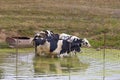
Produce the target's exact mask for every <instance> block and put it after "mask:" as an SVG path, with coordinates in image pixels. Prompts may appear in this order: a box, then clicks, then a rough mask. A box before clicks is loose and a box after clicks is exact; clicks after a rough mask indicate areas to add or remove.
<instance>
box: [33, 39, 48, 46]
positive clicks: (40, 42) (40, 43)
mask: <svg viewBox="0 0 120 80" xmlns="http://www.w3.org/2000/svg"><path fill="white" fill-rule="evenodd" d="M45 41H46V40H45V39H43V38H42V39H41V38H39V39H35V40H34V42H35V46H39V45H43V44H44V43H45Z"/></svg>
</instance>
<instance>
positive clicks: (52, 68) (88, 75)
mask: <svg viewBox="0 0 120 80" xmlns="http://www.w3.org/2000/svg"><path fill="white" fill-rule="evenodd" d="M91 53H92V52H91ZM93 54H94V53H93ZM97 55H98V56H100V55H99V54H95V56H96V57H95V56H92V57H90V56H88V55H87V51H86V52H85V53H81V54H79V55H76V56H73V57H68V58H47V57H35V55H34V52H31V53H18V54H17V55H16V53H15V52H10V53H5V54H4V55H3V54H0V79H1V80H103V78H104V76H105V80H120V65H119V63H120V58H118V59H117V61H116V60H114V61H107V59H106V62H105V63H104V61H103V59H102V55H101V56H100V57H101V58H97ZM117 56H119V54H118V55H117ZM115 61H116V62H115ZM103 64H105V66H104V65H103ZM104 67H105V68H104ZM104 69H105V70H104Z"/></svg>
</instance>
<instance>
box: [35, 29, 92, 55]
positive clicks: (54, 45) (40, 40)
mask: <svg viewBox="0 0 120 80" xmlns="http://www.w3.org/2000/svg"><path fill="white" fill-rule="evenodd" d="M33 41H34V45H35V50H36V55H38V56H41V55H43V54H44V55H49V56H51V57H54V56H57V57H64V56H68V55H69V53H72V54H76V53H77V52H80V51H81V47H82V46H87V47H90V46H91V45H90V43H89V41H88V40H87V39H86V38H83V39H81V38H79V37H77V36H72V35H69V34H65V33H61V34H55V33H53V32H52V31H49V30H43V31H40V32H38V33H36V34H35V36H34V39H33Z"/></svg>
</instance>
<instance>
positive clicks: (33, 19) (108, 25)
mask: <svg viewBox="0 0 120 80" xmlns="http://www.w3.org/2000/svg"><path fill="white" fill-rule="evenodd" d="M119 10H120V1H119V0H109V1H108V0H47V1H46V0H45V1H43V0H35V1H34V0H29V1H26V0H22V1H21V0H12V1H11V0H0V30H5V32H6V35H7V36H12V35H17V33H18V34H19V35H21V36H31V37H33V36H34V33H35V32H36V31H40V30H46V29H49V30H52V31H54V32H55V33H62V32H64V33H69V34H72V35H76V36H78V37H80V38H83V37H86V38H88V40H90V42H91V44H92V46H93V47H102V46H103V32H106V35H107V36H108V37H111V39H110V38H108V37H107V38H106V41H107V47H110V48H111V47H113V48H120V44H119V42H120V40H119V39H118V38H119V35H120V33H119V31H120V26H119V25H120V15H119V14H120V12H119ZM11 31H12V32H11ZM13 32H14V33H13ZM15 33H16V34H15ZM8 34H9V35H8Z"/></svg>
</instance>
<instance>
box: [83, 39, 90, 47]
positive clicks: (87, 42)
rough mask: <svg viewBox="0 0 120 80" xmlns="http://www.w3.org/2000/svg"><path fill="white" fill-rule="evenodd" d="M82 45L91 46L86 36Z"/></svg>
mask: <svg viewBox="0 0 120 80" xmlns="http://www.w3.org/2000/svg"><path fill="white" fill-rule="evenodd" d="M82 46H87V47H91V45H90V43H89V41H88V40H87V39H86V38H84V39H82Z"/></svg>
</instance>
